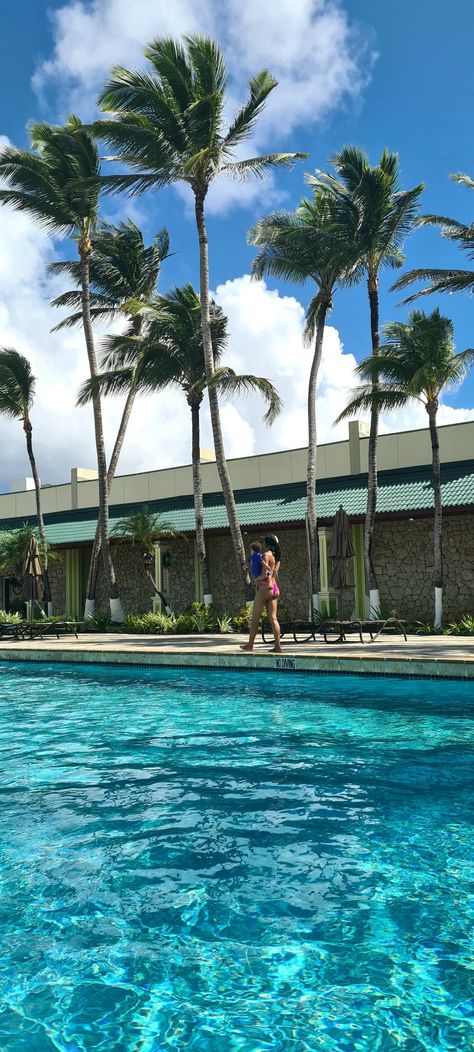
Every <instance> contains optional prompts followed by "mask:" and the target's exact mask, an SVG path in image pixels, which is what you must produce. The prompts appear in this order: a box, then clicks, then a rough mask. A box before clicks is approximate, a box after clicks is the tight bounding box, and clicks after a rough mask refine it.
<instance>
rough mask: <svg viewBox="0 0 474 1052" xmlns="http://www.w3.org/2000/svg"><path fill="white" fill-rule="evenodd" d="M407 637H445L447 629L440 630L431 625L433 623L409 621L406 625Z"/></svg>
mask: <svg viewBox="0 0 474 1052" xmlns="http://www.w3.org/2000/svg"><path fill="white" fill-rule="evenodd" d="M405 629H406V632H407V635H415V636H443V635H446V633H447V629H445V628H439V627H437V626H435V625H433V624H432V623H431V621H409V622H407V624H406V625H405Z"/></svg>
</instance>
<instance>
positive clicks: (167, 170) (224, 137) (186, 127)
mask: <svg viewBox="0 0 474 1052" xmlns="http://www.w3.org/2000/svg"><path fill="white" fill-rule="evenodd" d="M145 57H146V58H147V59H149V61H150V63H151V70H150V71H146V72H144V71H141V70H135V71H131V70H127V69H123V68H122V67H116V68H115V69H114V70H113V72H112V75H111V78H110V80H109V82H108V83H107V84H106V86H105V88H104V90H103V92H102V94H101V97H100V100H99V101H100V104H101V105H102V107H103V109H104V110H105V111H107V112H109V113H112V114H113V115H114V119H113V120H107V121H98V122H97V123H96V125H95V131H96V134H97V135H98V136H99V137H100V138H101V139H103V140H104V141H105V142H107V143H108V144H109V145H110V146H111V147H112V148H113V149H114V150H115V151H116V152H117V156H116V157H115V158H109V160H112V159H114V160H116V161H118V162H119V163H120V164H126V165H128V166H129V167H131V168H132V173H129V174H117V175H110V176H108V177H107V182H108V184H109V185H110V186H112V187H113V188H114V189H127V190H131V191H132V192H133V193H136V194H137V193H142V192H144V191H145V190H149V189H159V188H161V187H164V186H168V185H170V184H172V183H177V182H184V183H186V184H187V185H188V186H189V187H190V188H191V191H192V193H193V195H194V210H195V218H196V226H197V232H198V239H199V275H200V299H201V325H202V337H203V346H204V359H205V366H206V378H207V383H208V391H209V407H210V412H211V422H212V431H213V436H214V448H215V453H216V462H217V468H218V471H219V478H220V481H221V485H222V490H223V493H224V500H225V504H226V509H227V516H228V519H229V527H230V532H231V536H232V541H233V546H234V550H235V554H236V558H237V562H238V565H239V569H240V572H241V574H242V580H243V582H245V581H246V580H247V579H248V572H247V565H246V559H245V550H244V544H243V540H242V534H241V530H240V525H239V520H238V516H237V508H236V504H235V499H234V494H233V491H232V485H231V481H230V476H229V472H228V469H227V463H226V459H225V454H224V443H223V439H222V430H221V424H220V416H219V405H218V400H217V391H216V389H215V387H214V386H213V385H212V375H213V372H214V359H213V353H212V339H211V328H210V297H209V256H208V240H207V230H206V220H205V201H206V197H207V194H208V191H209V188H210V186H211V183H212V182H213V181H214V180H215V179H216V178H218V177H219V176H220V175H227V176H230V177H232V178H237V179H242V180H244V179H247V178H248V177H250V176H256V177H262V176H263V175H264V174H265V173H266V172H267V171H268V170H269V169H271V168H274V167H276V166H282V165H286V166H288V165H291V164H292V163H293V161H294V160H295V159H296V158H298V157H302V156H306V155H303V154H296V153H272V154H268V155H266V156H260V157H251V158H247V159H245V160H240V159H237V158H236V152H237V151H238V150H239V149H240V147H241V146H242V144H243V143H244V142H245V140H246V139H248V138H249V135H250V133H251V131H252V130H253V128H254V126H255V124H256V121H257V119H258V117H259V115H260V113H261V111H262V109H263V107H264V105H265V103H266V100H267V98H268V96H269V94H270V92H271V91H273V89H274V88H275V87H276V84H277V82H276V80H275V79H274V77H272V76H271V75H270V74H269V73H268V72H267V70H262V71H261V72H260V73H257V74H256V76H254V77H252V79H251V81H250V95H249V98H248V101H247V102H246V103H245V104H244V106H243V107H242V108H241V109H240V110H239V112H238V113H237V114H236V116H235V117H234V119H233V120H232V122H231V124H230V126H226V124H225V108H226V88H227V72H226V68H225V63H224V59H223V56H222V53H221V51H220V48H219V47H218V46H217V44H216V43H215V42H214V41H213V40H211V39H209V38H208V37H202V36H186V37H185V38H184V42H183V43H178V42H177V41H176V40H173V39H158V40H155V41H153V42H152V43H151V44H150V45H149V46H148V47H147V48H146V50H145Z"/></svg>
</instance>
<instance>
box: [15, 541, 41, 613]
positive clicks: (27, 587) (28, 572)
mask: <svg viewBox="0 0 474 1052" xmlns="http://www.w3.org/2000/svg"><path fill="white" fill-rule="evenodd" d="M43 595H44V587H43V571H42V569H41V563H40V557H39V551H38V542H37V540H36V537H30V540H29V543H28V548H27V551H26V556H25V561H24V563H23V586H22V589H21V598H22V599H25V601H26V602H27V603H32V602H36V603H40V602H41V600H42V598H43Z"/></svg>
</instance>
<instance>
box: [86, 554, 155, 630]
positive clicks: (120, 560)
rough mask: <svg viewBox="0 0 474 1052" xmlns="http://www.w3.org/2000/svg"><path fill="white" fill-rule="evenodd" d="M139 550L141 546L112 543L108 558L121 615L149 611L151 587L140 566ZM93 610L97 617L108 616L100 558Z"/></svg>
mask: <svg viewBox="0 0 474 1052" xmlns="http://www.w3.org/2000/svg"><path fill="white" fill-rule="evenodd" d="M143 550H144V549H143V545H141V544H112V559H113V564H114V568H115V574H116V578H117V585H118V591H119V596H120V598H121V600H122V605H123V609H124V612H125V614H142V613H145V612H147V611H150V610H151V609H152V595H153V586H152V584H151V581H150V580H149V578H148V577H147V576H146V573H145V568H144V566H143ZM152 572H153V571H152ZM96 611H97V613H98V614H107V613H109V601H108V596H107V589H106V585H105V578H104V566H103V563H102V559H101V560H100V562H99V575H98V579H97V595H96Z"/></svg>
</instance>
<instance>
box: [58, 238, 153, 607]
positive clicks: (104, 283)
mask: <svg viewBox="0 0 474 1052" xmlns="http://www.w3.org/2000/svg"><path fill="white" fill-rule="evenodd" d="M168 254H169V236H168V231H167V230H165V229H163V230H161V231H160V232H159V233H158V234H157V235H156V237H155V238H154V239H153V241H152V243H151V245H145V243H144V240H143V234H142V232H141V230H140V229H139V227H137V226H136V224H135V223H132V221H131V220H130V219H129V220H127V221H126V222H124V223H120V225H119V226H114V225H113V224H112V223H103V224H101V225H100V226H99V227H98V229H97V232H96V234H95V237H94V252H93V255H92V257H91V261H90V304H91V306H90V311H91V318H92V319H93V320H95V321H98V322H102V323H104V322H105V321H114V320H116V319H117V318H118V319H120V318H123V319H124V320H125V321H126V328H125V335H127V336H140V333H141V330H142V326H143V317H142V315H141V314H140V313H138V312H137V310H136V309H135V311H134V312H133V313H130V310H129V309H128V304H129V303H130V302H131V301H133V303H134V304H135V308H136V306H137V304H142V305H143V304H145V303H148V302H150V299H151V297H152V296H153V294H154V292H155V290H156V285H157V282H158V278H159V274H160V269H161V264H162V263H163V261H164V260H165V259H166V258H167V256H168ZM49 270H50V271H51V272H52V273H53V274H57V275H60V276H64V275H66V276H67V277H69V278H70V279H71V281H72V282H73V283H74V285H75V286H76V287H75V288H73V289H70V290H69V291H67V292H63V293H62V294H61V295H60V296H57V298H56V299H55V300H53V306H54V307H60V308H61V307H68V308H71V307H72V308H73V314H70V315H68V316H67V317H66V318H63V319H62V321H60V322H59V324H58V325H56V331H57V330H59V329H63V328H65V327H70V326H72V325H75V324H77V323H78V322H82V310H81V291H80V284H81V264H80V262H79V261H78V260H72V261H60V262H56V263H51V264H50V267H49ZM53 331H54V330H53ZM136 393H137V392H136V388H135V385H134V384H133V382H131V383H130V386H129V389H128V392H127V397H126V399H125V404H124V408H123V412H122V417H121V420H120V424H119V428H118V431H117V437H116V439H115V443H114V447H113V450H112V455H111V458H110V461H109V465H108V469H107V487H108V491H109V493H110V487H111V485H112V481H113V479H114V478H115V472H116V470H117V464H118V460H119V457H120V453H121V451H122V446H123V443H124V439H125V434H126V430H127V427H128V423H129V420H130V416H131V412H132V409H133V405H134V402H135V398H136ZM99 557H100V522H98V523H97V528H96V532H95V537H94V542H93V546H92V554H91V561H90V566H89V574H88V579H87V589H86V604H85V611H84V617H85V618H87V617H90V616H91V614H92V613H93V612H94V609H95V596H96V589H97V575H98V570H99Z"/></svg>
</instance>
